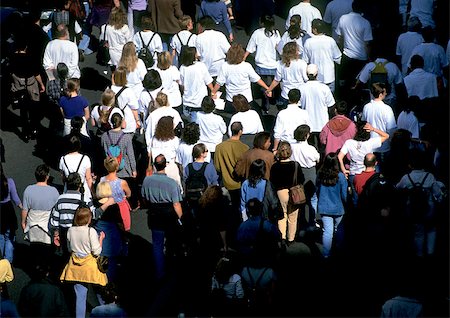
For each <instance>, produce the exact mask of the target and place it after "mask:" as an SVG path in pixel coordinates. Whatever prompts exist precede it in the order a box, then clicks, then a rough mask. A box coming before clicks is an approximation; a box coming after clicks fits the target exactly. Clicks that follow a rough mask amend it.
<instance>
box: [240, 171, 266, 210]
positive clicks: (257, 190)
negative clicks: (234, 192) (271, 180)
mask: <svg viewBox="0 0 450 318" xmlns="http://www.w3.org/2000/svg"><path fill="white" fill-rule="evenodd" d="M266 182H267V181H266V180H264V179H261V180H259V181H258V183H257V184H256V187H254V188H253V187H251V186H250V183H249V181H248V179H247V180H245V181H244V182H243V183H242V187H241V211H243V210H245V204H246V203H247V202H248V201H249V200H250V199H253V198H256V199H258V200H259V201H261V202H263V199H264V193H265V190H266Z"/></svg>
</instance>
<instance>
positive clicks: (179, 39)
mask: <svg viewBox="0 0 450 318" xmlns="http://www.w3.org/2000/svg"><path fill="white" fill-rule="evenodd" d="M193 35H194V34H193V33H191V35H189V37H188V40H187V42H186V44H183V41H181V38H180V36H179V35H178V33H177V34H176V36H177V38H178V41H180V44H181V48H180V55H179V56H181V55H182V54H183V50H184V49H186V48H187V47H189V45H188V44H189V41H190V40H191V37H192V36H193Z"/></svg>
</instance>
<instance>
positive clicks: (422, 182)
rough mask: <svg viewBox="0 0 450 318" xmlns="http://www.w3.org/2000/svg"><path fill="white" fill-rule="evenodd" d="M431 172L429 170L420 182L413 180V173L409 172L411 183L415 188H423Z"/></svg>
mask: <svg viewBox="0 0 450 318" xmlns="http://www.w3.org/2000/svg"><path fill="white" fill-rule="evenodd" d="M429 174H430V173H429V172H427V174H426V175H425V177H423V179H422V181H421V182H420V183H418V182H417V183H416V182H414V181H413V180H412V178H411V173H408V179H409V182H411V184H412V186H413V187H414V188H417V187H419V186H420V187H421V188H423V184H424V183H425V180H426V179H427V178H428V175H429Z"/></svg>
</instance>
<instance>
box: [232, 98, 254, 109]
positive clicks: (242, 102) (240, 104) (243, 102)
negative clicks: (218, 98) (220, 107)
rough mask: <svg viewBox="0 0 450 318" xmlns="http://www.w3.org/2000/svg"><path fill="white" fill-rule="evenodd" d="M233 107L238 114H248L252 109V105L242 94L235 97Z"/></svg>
mask: <svg viewBox="0 0 450 318" xmlns="http://www.w3.org/2000/svg"><path fill="white" fill-rule="evenodd" d="M233 106H234V108H235V109H236V111H237V112H246V111H247V110H249V109H250V104H249V103H248V100H247V98H246V97H245V96H244V95H242V94H237V95H234V96H233Z"/></svg>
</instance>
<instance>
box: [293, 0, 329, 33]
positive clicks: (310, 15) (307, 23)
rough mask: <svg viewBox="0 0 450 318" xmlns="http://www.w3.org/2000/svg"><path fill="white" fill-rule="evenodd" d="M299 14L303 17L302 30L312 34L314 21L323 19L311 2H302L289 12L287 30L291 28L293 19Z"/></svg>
mask: <svg viewBox="0 0 450 318" xmlns="http://www.w3.org/2000/svg"><path fill="white" fill-rule="evenodd" d="M295 14H298V15H300V16H301V17H302V29H303V30H305V31H306V32H308V34H311V22H312V21H313V20H314V19H321V20H322V14H321V13H320V11H319V9H317V8H316V7H314V6H312V5H311V3H309V2H300V3H299V4H298V5H296V6H293V7H292V8H291V9H290V10H289V14H288V17H287V19H286V25H285V26H286V30H287V29H288V28H289V25H290V21H291V17H292V16H293V15H295Z"/></svg>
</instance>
